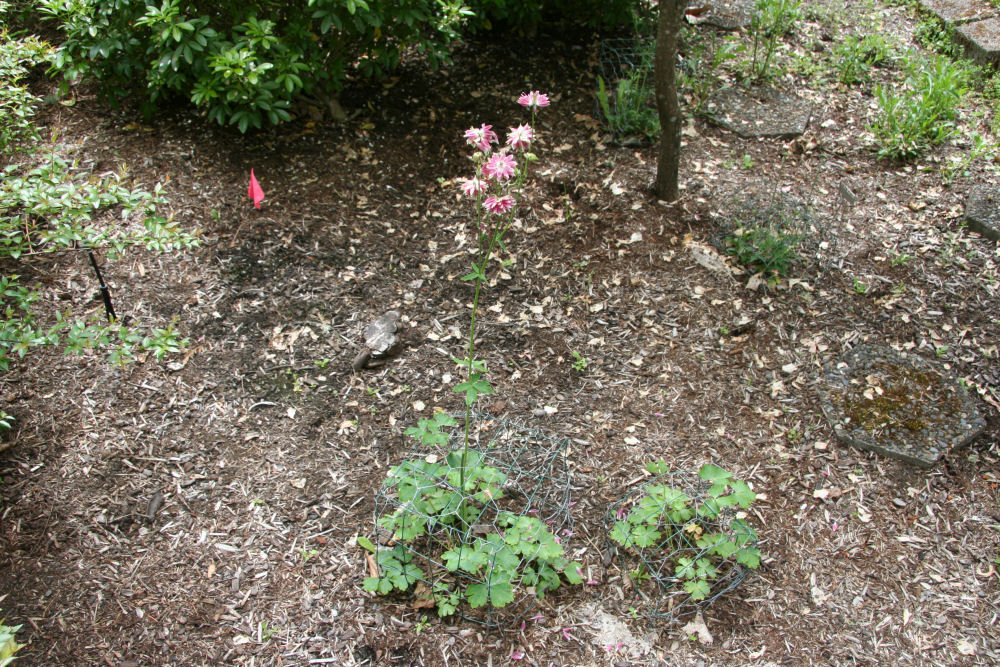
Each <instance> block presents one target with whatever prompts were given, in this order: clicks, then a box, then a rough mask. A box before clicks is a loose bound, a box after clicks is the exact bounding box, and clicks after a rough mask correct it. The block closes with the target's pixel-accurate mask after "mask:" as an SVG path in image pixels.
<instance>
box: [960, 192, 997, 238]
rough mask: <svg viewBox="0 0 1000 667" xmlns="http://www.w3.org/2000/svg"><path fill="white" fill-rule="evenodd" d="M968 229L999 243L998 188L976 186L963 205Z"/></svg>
mask: <svg viewBox="0 0 1000 667" xmlns="http://www.w3.org/2000/svg"><path fill="white" fill-rule="evenodd" d="M965 222H966V224H967V225H969V229H971V230H972V231H974V232H979V233H980V234H982V235H983V236H985V237H986V238H988V239H993V240H994V241H1000V188H997V187H989V186H984V185H977V186H976V187H974V188H972V192H970V193H969V199H968V201H967V202H966V203H965Z"/></svg>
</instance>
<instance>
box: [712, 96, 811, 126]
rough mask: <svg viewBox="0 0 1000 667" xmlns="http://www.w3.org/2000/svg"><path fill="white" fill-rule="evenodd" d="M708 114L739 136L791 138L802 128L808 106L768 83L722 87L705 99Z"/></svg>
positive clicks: (806, 119) (796, 97)
mask: <svg viewBox="0 0 1000 667" xmlns="http://www.w3.org/2000/svg"><path fill="white" fill-rule="evenodd" d="M707 110H708V114H709V118H711V120H712V121H713V122H715V123H716V124H718V125H720V126H722V127H724V128H726V129H727V130H730V131H732V132H735V133H736V134H738V135H740V136H741V137H778V138H781V139H793V138H795V137H798V136H800V135H801V134H802V133H803V132H805V131H806V126H807V125H809V118H810V116H811V115H812V108H811V107H810V105H809V103H808V102H806V101H805V100H803V99H802V98H800V97H798V96H796V95H792V94H789V93H785V92H782V91H780V90H778V89H777V88H772V87H770V86H754V87H751V88H735V87H726V88H722V89H720V90H718V91H717V92H716V93H715V94H713V95H712V97H710V98H709V100H708V105H707Z"/></svg>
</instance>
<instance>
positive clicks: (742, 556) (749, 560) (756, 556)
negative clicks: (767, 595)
mask: <svg viewBox="0 0 1000 667" xmlns="http://www.w3.org/2000/svg"><path fill="white" fill-rule="evenodd" d="M736 562H737V563H739V564H740V565H745V566H746V567H748V568H750V569H751V570H756V569H757V568H758V567H760V549H757V548H754V547H743V548H742V549H740V550H739V551H738V552H737V553H736Z"/></svg>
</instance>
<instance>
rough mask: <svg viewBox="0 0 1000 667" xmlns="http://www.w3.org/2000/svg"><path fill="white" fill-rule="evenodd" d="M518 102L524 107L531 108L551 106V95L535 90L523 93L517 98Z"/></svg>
mask: <svg viewBox="0 0 1000 667" xmlns="http://www.w3.org/2000/svg"><path fill="white" fill-rule="evenodd" d="M517 103H518V104H520V105H521V106H522V107H528V108H529V109H537V108H538V107H547V106H549V96H548V95H546V94H545V93H540V92H538V91H537V90H533V91H531V92H530V93H521V96H520V97H519V98H517Z"/></svg>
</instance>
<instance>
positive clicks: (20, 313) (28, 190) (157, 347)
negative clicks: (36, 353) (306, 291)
mask: <svg viewBox="0 0 1000 667" xmlns="http://www.w3.org/2000/svg"><path fill="white" fill-rule="evenodd" d="M5 9H6V5H5V4H4V3H0V113H2V114H3V116H4V119H6V120H7V121H8V122H7V123H6V124H4V125H3V126H2V127H3V128H4V129H3V130H0V149H2V151H0V152H2V153H4V154H6V155H7V158H8V160H10V161H9V162H8V163H7V164H5V165H4V166H3V167H2V168H0V370H6V369H7V368H8V367H9V364H10V358H11V357H12V356H13V357H23V356H24V355H25V354H27V352H28V350H30V349H31V348H32V347H37V346H40V345H54V344H61V345H63V347H64V349H65V350H66V351H67V352H79V351H82V350H84V349H88V348H94V347H109V348H110V356H111V360H112V361H113V362H125V361H128V360H129V359H130V358H132V356H133V355H134V354H135V353H136V351H137V350H140V349H145V350H148V351H149V352H150V353H152V354H153V355H154V356H156V357H157V358H162V357H163V356H165V355H166V354H168V353H171V352H176V351H178V350H179V349H180V347H181V346H182V345H183V343H184V341H183V340H182V339H181V338H180V336H179V334H178V332H177V331H176V330H175V329H174V327H173V326H172V325H171V326H167V327H163V328H153V329H150V330H149V331H147V332H145V333H141V332H139V331H137V330H135V329H133V328H130V327H127V326H124V325H123V324H122V323H121V322H118V321H115V322H107V321H101V315H96V314H95V315H93V316H92V317H91V318H90V319H89V320H81V319H79V318H73V317H70V316H69V314H68V313H57V314H56V321H55V322H54V323H50V324H47V325H43V324H41V323H39V322H38V321H37V320H36V317H35V311H34V305H35V303H36V302H37V301H38V298H39V297H38V294H37V292H36V291H35V290H34V289H32V288H31V287H29V286H26V285H24V284H22V282H21V279H22V274H23V273H24V272H25V271H26V270H27V267H24V266H23V265H22V263H23V262H24V259H25V257H26V256H28V255H31V256H37V255H39V254H43V253H47V252H53V251H63V252H67V251H68V252H73V251H77V250H76V249H98V250H105V251H107V252H108V253H109V254H111V255H117V254H119V253H121V252H123V251H124V250H125V249H126V248H128V247H131V246H137V245H140V246H144V247H146V248H148V249H150V250H153V251H157V252H169V251H176V250H180V249H182V248H188V247H191V246H194V245H196V244H197V237H196V236H195V235H193V234H191V233H188V232H186V231H184V230H182V229H181V228H180V226H179V224H178V223H177V222H176V221H175V220H173V219H172V216H170V215H165V214H164V213H163V209H164V208H166V206H167V201H166V199H165V197H164V194H163V190H162V186H160V185H157V186H156V187H155V188H154V189H153V191H152V192H149V191H146V190H143V189H141V188H137V187H135V186H134V185H133V184H131V183H129V182H128V180H127V178H126V176H127V172H126V170H125V169H124V168H123V169H122V170H121V171H120V172H119V173H117V174H113V175H111V176H100V177H99V176H95V175H94V174H92V173H91V172H90V171H89V170H86V169H82V168H81V167H80V166H79V164H78V162H77V161H75V160H74V159H72V153H71V151H69V150H68V149H67V148H66V147H64V146H61V145H59V144H57V143H55V142H54V141H52V142H49V143H44V142H42V143H40V142H39V141H38V139H39V134H38V131H37V128H36V127H35V125H34V122H33V117H34V112H35V108H36V106H37V104H38V99H37V98H36V97H35V96H34V95H33V94H32V93H31V92H30V91H29V90H28V89H27V88H26V87H25V86H23V85H22V80H23V79H24V78H25V77H26V75H27V73H28V71H29V68H30V67H32V66H33V65H35V64H37V63H38V62H39V61H40V59H41V58H42V57H44V56H45V54H47V53H48V51H49V48H48V47H47V46H46V45H45V44H44V43H43V42H41V41H39V40H37V39H34V38H31V37H16V38H15V37H13V36H11V34H10V33H9V32H8V31H7V30H6V29H5V26H4V25H3V18H4V14H3V11H4V10H5ZM0 120H2V119H0ZM14 158H16V159H14ZM34 264H35V265H37V264H38V263H37V262H34ZM102 315H103V314H102ZM4 421H6V420H4Z"/></svg>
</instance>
